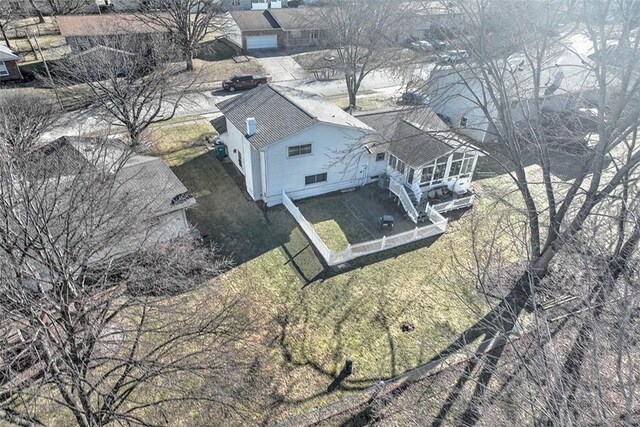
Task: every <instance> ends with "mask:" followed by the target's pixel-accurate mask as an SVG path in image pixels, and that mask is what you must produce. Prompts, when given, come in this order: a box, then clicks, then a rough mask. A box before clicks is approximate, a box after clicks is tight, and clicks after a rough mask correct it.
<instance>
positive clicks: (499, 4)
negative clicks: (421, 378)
mask: <svg viewBox="0 0 640 427" xmlns="http://www.w3.org/2000/svg"><path fill="white" fill-rule="evenodd" d="M457 6H459V7H462V11H463V14H464V18H465V22H466V25H465V26H464V32H460V33H458V34H457V39H456V40H454V41H452V42H453V43H458V46H460V47H464V48H465V49H466V50H467V51H468V52H469V54H470V58H469V59H468V60H460V59H456V60H450V61H447V63H446V64H445V63H444V61H443V63H441V64H439V65H436V68H435V71H434V73H433V74H432V79H431V80H430V82H429V84H428V86H427V90H429V89H430V90H431V92H430V94H431V95H434V97H433V98H432V99H431V102H432V105H433V108H435V109H436V111H438V109H440V111H441V112H445V111H447V112H449V113H450V114H451V116H450V119H451V124H452V126H453V127H455V128H457V129H458V130H459V131H460V132H461V133H466V134H467V135H473V136H474V137H476V138H478V139H479V140H480V141H479V144H481V147H483V148H484V149H485V150H486V152H487V153H488V154H489V157H491V158H492V160H493V162H494V163H495V164H496V166H497V167H498V168H499V169H500V171H501V173H502V174H504V175H505V176H507V177H509V178H510V179H511V181H512V183H513V189H514V190H515V191H516V194H517V195H518V198H517V202H515V203H514V199H513V197H506V198H505V199H503V203H508V206H509V209H511V210H512V211H514V210H515V211H517V212H519V213H520V214H521V215H522V217H520V218H524V219H525V220H524V222H520V226H518V224H514V226H513V229H514V230H518V232H517V233H516V237H517V238H516V240H515V241H517V242H520V243H521V246H522V249H523V250H521V251H519V252H517V254H518V261H519V262H518V263H517V264H515V265H509V269H510V270H515V273H516V274H515V275H509V276H506V278H507V280H504V277H505V276H502V275H500V274H498V275H496V274H492V273H495V271H493V270H492V268H494V269H495V268H496V266H495V265H493V266H492V265H490V264H487V263H486V259H483V258H482V256H480V257H477V258H476V259H479V260H482V262H479V263H478V265H477V266H475V268H470V270H474V271H476V273H475V274H476V276H477V280H478V281H479V282H480V283H482V284H483V289H484V290H485V291H487V292H488V293H492V294H493V295H495V294H496V292H495V291H496V290H498V291H500V290H502V289H507V290H506V296H503V295H500V294H499V293H498V296H499V297H500V298H499V300H498V301H499V303H498V304H497V305H495V308H494V309H493V310H492V311H491V312H490V313H489V314H488V315H487V316H485V317H484V318H483V319H481V321H480V322H478V323H477V324H476V325H474V326H473V327H472V328H470V329H469V330H468V331H466V332H465V333H464V334H463V335H462V336H461V338H460V339H459V340H456V342H454V343H452V344H451V346H449V347H448V348H447V349H445V350H443V351H442V353H441V354H440V355H439V357H444V358H446V357H447V356H448V355H450V354H451V353H452V352H455V351H460V350H461V349H464V348H466V349H467V350H468V351H469V358H468V359H467V361H466V362H465V363H464V364H462V366H461V367H460V369H454V368H452V369H451V371H452V372H453V373H452V374H451V373H443V374H442V375H439V377H438V378H439V380H438V381H443V382H441V383H438V384H437V385H438V386H439V389H438V388H436V387H432V386H431V385H428V386H425V385H422V384H421V385H420V386H418V387H416V388H412V390H413V391H414V392H415V393H414V394H412V398H413V403H412V404H410V405H409V406H413V408H412V410H411V412H413V414H409V415H411V416H415V418H414V419H424V417H429V418H430V419H432V420H433V423H432V424H431V425H433V426H440V425H445V424H447V423H448V422H450V421H451V422H453V423H454V424H456V425H476V424H481V423H497V424H512V425H612V424H624V425H633V422H634V421H635V419H634V418H635V417H637V407H638V404H637V398H636V393H637V387H638V382H637V378H638V367H637V365H636V363H635V360H637V357H638V355H639V354H640V352H639V350H640V348H639V347H638V336H637V326H636V325H635V324H634V322H635V321H636V315H635V314H634V312H635V311H636V310H637V308H636V307H637V301H636V299H637V295H636V294H637V286H636V285H635V284H636V283H637V281H638V243H639V241H640V225H639V223H638V213H639V211H638V200H639V199H638V193H637V181H638V177H639V171H638V165H639V164H640V147H639V146H638V141H637V131H638V125H639V121H638V118H639V116H640V104H639V103H638V97H639V93H638V90H639V89H640V81H639V79H638V77H640V74H639V72H640V69H639V68H638V59H639V58H640V52H639V47H640V45H639V44H638V38H637V36H636V32H637V16H638V13H637V11H638V9H637V7H638V4H637V2H633V1H630V2H626V1H590V0H584V1H578V2H563V1H553V0H543V1H538V2H535V6H536V9H537V10H539V11H540V13H536V14H532V13H530V8H531V6H532V5H531V3H523V2H518V1H510V0H493V1H491V0H490V1H474V2H466V3H462V2H459V3H457ZM585 46H586V47H587V49H585ZM442 82H445V83H444V84H443V85H442V86H440V83H442ZM456 103H457V106H456V107H455V108H451V106H452V105H454V104H456ZM460 105H463V106H462V107H460ZM456 108H458V111H457V112H456V111H455V110H456ZM463 118H464V120H463ZM534 164H535V165H537V167H536V168H531V167H530V166H531V165H534ZM520 218H519V220H520V221H521V219H520ZM501 226H504V225H503V224H501ZM483 250H484V249H483ZM485 255H486V254H485ZM504 261H505V260H504V259H500V262H503V263H504ZM497 267H498V268H499V269H502V270H504V269H505V268H506V266H505V265H502V266H497ZM514 267H515V268H514ZM498 285H502V286H498ZM525 309H526V310H527V311H529V312H530V313H532V314H531V316H529V317H527V320H526V321H522V320H523V319H522V317H523V316H521V314H522V313H523V310H525ZM563 311H564V312H563ZM515 330H520V331H523V332H524V335H523V336H521V337H514V336H513V333H514V331H515ZM480 337H482V339H483V340H487V339H489V340H491V341H492V342H495V339H497V338H500V339H501V341H502V342H503V343H504V344H502V345H497V346H494V347H492V348H488V346H486V345H485V344H484V343H483V344H481V345H480V346H473V345H469V343H470V342H472V341H473V340H475V339H478V338H480ZM431 382H432V383H433V381H431ZM398 405H399V406H396V404H395V403H394V404H393V408H392V409H391V410H390V411H389V412H387V413H386V415H387V416H392V417H393V416H396V417H397V416H399V415H398V414H399V412H400V410H401V408H402V407H406V406H407V402H406V401H405V402H401V403H398ZM401 419H403V418H401ZM396 422H398V421H397V420H396Z"/></svg>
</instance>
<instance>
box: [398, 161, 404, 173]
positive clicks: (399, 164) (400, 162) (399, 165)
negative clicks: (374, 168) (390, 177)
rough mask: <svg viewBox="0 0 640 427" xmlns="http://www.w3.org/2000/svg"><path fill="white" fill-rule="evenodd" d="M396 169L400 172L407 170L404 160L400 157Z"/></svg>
mask: <svg viewBox="0 0 640 427" xmlns="http://www.w3.org/2000/svg"><path fill="white" fill-rule="evenodd" d="M396 170H397V171H398V172H400V173H404V170H405V164H404V162H403V161H402V160H400V159H398V167H396Z"/></svg>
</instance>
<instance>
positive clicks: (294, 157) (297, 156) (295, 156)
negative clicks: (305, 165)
mask: <svg viewBox="0 0 640 427" xmlns="http://www.w3.org/2000/svg"><path fill="white" fill-rule="evenodd" d="M303 145H310V146H311V152H310V153H308V154H294V155H293V156H290V155H289V149H290V148H293V147H301V146H303ZM312 155H313V144H311V143H310V142H306V143H304V144H296V145H287V158H288V159H297V158H300V157H306V156H312Z"/></svg>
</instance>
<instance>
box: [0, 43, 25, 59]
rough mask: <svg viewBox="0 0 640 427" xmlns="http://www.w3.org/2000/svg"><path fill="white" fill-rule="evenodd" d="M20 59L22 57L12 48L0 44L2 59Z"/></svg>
mask: <svg viewBox="0 0 640 427" xmlns="http://www.w3.org/2000/svg"><path fill="white" fill-rule="evenodd" d="M18 59H20V57H19V56H18V55H16V54H15V53H13V52H11V49H9V48H8V47H7V46H5V45H3V44H0V61H17V60H18Z"/></svg>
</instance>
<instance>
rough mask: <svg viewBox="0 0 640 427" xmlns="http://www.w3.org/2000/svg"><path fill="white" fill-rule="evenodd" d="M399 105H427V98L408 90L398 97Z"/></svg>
mask: <svg viewBox="0 0 640 427" xmlns="http://www.w3.org/2000/svg"><path fill="white" fill-rule="evenodd" d="M400 103H401V104H408V105H429V97H428V96H426V95H425V94H424V93H422V92H419V91H417V90H408V91H406V92H405V93H403V94H402V96H401V97H400Z"/></svg>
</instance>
